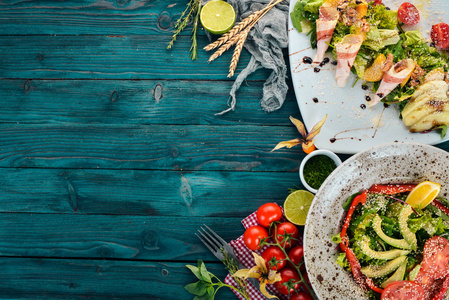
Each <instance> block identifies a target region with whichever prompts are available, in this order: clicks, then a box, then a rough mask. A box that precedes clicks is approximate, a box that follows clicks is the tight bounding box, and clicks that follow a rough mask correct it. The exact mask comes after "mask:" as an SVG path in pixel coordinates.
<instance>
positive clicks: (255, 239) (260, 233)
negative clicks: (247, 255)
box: [243, 226, 268, 250]
mask: <svg viewBox="0 0 449 300" xmlns="http://www.w3.org/2000/svg"><path fill="white" fill-rule="evenodd" d="M267 237H268V232H267V230H266V229H265V228H263V227H262V226H251V227H248V229H246V230H245V233H244V234H243V242H244V243H245V245H246V247H248V248H249V249H251V250H259V249H260V246H259V244H260V241H261V240H262V239H264V238H267Z"/></svg>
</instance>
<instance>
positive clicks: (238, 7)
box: [204, 0, 289, 115]
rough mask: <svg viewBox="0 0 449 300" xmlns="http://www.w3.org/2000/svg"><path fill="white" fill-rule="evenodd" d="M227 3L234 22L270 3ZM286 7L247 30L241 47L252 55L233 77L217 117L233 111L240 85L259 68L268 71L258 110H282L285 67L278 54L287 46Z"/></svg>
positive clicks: (250, 0) (262, 0)
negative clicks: (225, 106) (227, 98)
mask: <svg viewBox="0 0 449 300" xmlns="http://www.w3.org/2000/svg"><path fill="white" fill-rule="evenodd" d="M204 2H207V1H204ZM227 2H228V3H229V4H231V5H232V6H233V7H234V9H235V12H236V13H237V22H238V21H241V20H243V19H244V18H246V17H247V16H249V15H250V14H251V13H253V12H255V11H257V10H260V9H262V8H263V7H265V6H266V5H267V4H268V3H269V2H270V0H227ZM288 6H289V0H286V1H284V2H281V3H280V4H278V5H276V6H275V7H273V8H272V9H271V10H270V11H269V12H268V13H267V14H266V15H265V16H264V17H263V18H262V19H260V20H259V22H257V23H256V25H255V26H254V27H253V28H252V29H251V31H250V33H249V35H248V38H247V39H246V42H245V45H244V47H245V48H246V49H247V50H248V51H249V53H250V54H251V55H252V56H251V60H250V62H249V63H248V65H247V66H246V68H245V69H243V70H242V71H241V72H240V74H239V75H238V76H237V78H236V80H235V82H234V84H233V86H232V88H231V91H230V93H229V94H230V103H229V108H228V109H226V110H224V111H222V112H221V113H218V114H217V115H222V114H225V113H227V112H229V111H231V110H234V109H235V105H236V102H237V99H236V93H237V91H238V90H239V88H240V86H241V85H242V83H243V82H244V81H245V79H246V78H247V77H248V76H249V75H250V74H251V73H253V72H254V71H256V70H258V69H260V68H266V69H269V70H272V72H271V74H270V76H269V77H268V78H267V80H266V81H265V84H264V86H263V96H262V99H261V100H260V105H261V106H262V109H263V110H265V111H266V112H272V111H276V110H278V109H279V108H281V107H282V104H283V103H284V101H285V97H286V95H287V90H288V86H287V83H286V78H287V66H286V64H285V61H284V56H283V54H282V49H283V48H286V47H287V45H288V35H287V24H288Z"/></svg>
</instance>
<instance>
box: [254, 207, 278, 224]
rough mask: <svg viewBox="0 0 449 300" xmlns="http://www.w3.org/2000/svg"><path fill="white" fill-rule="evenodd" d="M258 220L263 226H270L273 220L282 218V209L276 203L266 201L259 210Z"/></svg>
mask: <svg viewBox="0 0 449 300" xmlns="http://www.w3.org/2000/svg"><path fill="white" fill-rule="evenodd" d="M256 215H257V222H259V224H260V225H262V226H263V227H269V226H270V224H271V223H272V222H276V221H279V220H280V219H281V218H282V209H281V208H280V207H279V205H277V204H276V203H265V204H264V205H262V206H261V207H259V209H258V210H257V214H256Z"/></svg>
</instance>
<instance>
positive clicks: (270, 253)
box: [260, 246, 287, 271]
mask: <svg viewBox="0 0 449 300" xmlns="http://www.w3.org/2000/svg"><path fill="white" fill-rule="evenodd" d="M260 256H262V258H263V259H264V260H265V264H266V265H267V268H268V269H271V270H277V271H279V270H281V269H282V268H283V267H285V265H286V264H287V261H286V260H285V259H286V257H285V254H284V252H283V251H282V250H281V249H280V248H279V247H277V246H270V247H268V248H267V249H265V250H263V252H262V254H261V255H260ZM274 261H276V264H273V263H274Z"/></svg>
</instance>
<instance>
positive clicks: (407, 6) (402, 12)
mask: <svg viewBox="0 0 449 300" xmlns="http://www.w3.org/2000/svg"><path fill="white" fill-rule="evenodd" d="M398 19H399V20H400V21H401V22H402V23H404V24H407V25H416V24H418V23H419V11H418V9H417V8H416V7H415V6H414V5H413V4H411V3H410V2H404V3H402V4H401V6H399V8H398Z"/></svg>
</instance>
